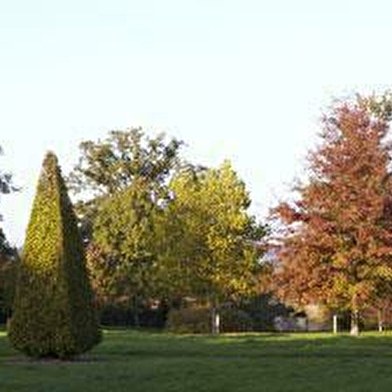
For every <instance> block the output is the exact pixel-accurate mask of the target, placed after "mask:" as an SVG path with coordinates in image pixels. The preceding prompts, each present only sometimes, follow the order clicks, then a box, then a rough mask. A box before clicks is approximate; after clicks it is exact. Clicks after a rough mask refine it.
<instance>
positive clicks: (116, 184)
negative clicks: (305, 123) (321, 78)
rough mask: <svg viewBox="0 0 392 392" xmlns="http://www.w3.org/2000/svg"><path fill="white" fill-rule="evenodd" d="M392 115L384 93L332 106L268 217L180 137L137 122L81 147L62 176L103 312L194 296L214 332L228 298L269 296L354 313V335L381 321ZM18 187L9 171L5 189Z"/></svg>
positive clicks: (389, 233) (1, 185) (390, 205)
mask: <svg viewBox="0 0 392 392" xmlns="http://www.w3.org/2000/svg"><path fill="white" fill-rule="evenodd" d="M391 117H392V99H391V97H390V95H388V94H385V95H383V96H381V97H376V96H371V97H359V96H358V97H355V98H354V99H349V100H346V101H342V102H337V103H335V104H334V105H333V107H332V108H331V109H330V110H328V111H327V112H326V114H325V115H324V117H323V120H322V124H321V125H322V127H321V128H322V129H321V132H320V135H319V136H320V138H319V144H318V146H316V148H315V149H314V150H313V151H311V152H310V154H309V159H308V166H307V173H308V176H307V178H306V180H305V181H302V182H300V183H299V184H297V185H296V186H295V187H294V189H293V195H294V198H293V200H292V201H290V202H286V201H285V202H281V203H280V204H278V206H276V207H275V208H274V209H273V210H272V212H271V216H270V218H269V220H268V221H266V222H264V223H263V224H261V223H260V222H258V221H257V219H256V218H255V217H254V216H252V215H251V214H250V212H249V206H250V203H251V200H250V196H249V192H248V191H247V189H246V185H245V183H244V182H243V181H242V180H241V178H240V177H239V176H238V174H237V173H236V172H235V170H234V169H233V167H232V165H231V163H230V162H229V161H225V162H223V163H222V165H220V166H219V167H217V168H207V167H201V166H198V165H194V164H190V163H188V162H184V160H183V159H182V156H181V149H182V146H183V142H182V141H179V140H177V139H175V138H168V137H166V136H165V135H163V134H162V135H158V136H157V137H149V136H148V135H146V134H145V133H144V132H143V130H141V129H129V130H125V131H113V132H110V133H109V134H108V136H107V138H105V139H104V140H98V141H85V142H83V143H81V145H80V159H79V162H78V164H77V165H76V166H75V167H74V169H73V170H72V171H71V173H70V174H69V176H68V181H67V182H68V185H69V187H70V190H71V192H72V193H73V196H74V198H75V199H76V200H77V202H76V203H75V211H76V214H77V216H78V219H79V228H80V231H81V233H82V238H83V242H84V247H85V251H86V255H87V265H88V269H89V274H90V279H91V282H92V286H93V289H94V292H95V298H96V304H97V306H98V307H99V309H100V310H101V311H102V312H104V311H105V309H107V308H108V307H110V306H112V307H113V306H116V307H120V308H121V307H123V308H124V309H130V310H131V312H132V317H133V321H132V322H133V324H134V325H140V324H142V320H141V318H142V316H143V312H144V311H145V310H146V309H151V308H153V307H156V306H158V307H159V306H161V307H165V309H166V310H167V309H173V308H181V307H184V306H190V305H189V304H195V303H196V304H197V305H198V306H199V307H200V306H201V307H204V308H207V307H208V308H209V309H210V310H211V316H212V317H211V330H212V331H213V332H219V314H220V312H221V311H222V309H224V307H225V306H226V305H227V303H232V304H239V303H242V304H244V299H249V298H251V297H252V296H255V295H258V294H259V295H260V294H261V293H265V294H266V295H267V296H268V298H270V297H275V298H278V299H280V300H282V301H283V302H284V303H286V304H288V305H290V306H292V307H293V308H294V309H297V310H298V311H300V310H302V309H304V308H305V306H306V305H309V304H312V305H322V306H325V307H327V309H329V310H330V311H332V312H335V313H338V312H342V311H344V312H349V313H350V315H351V332H352V334H358V333H359V328H360V318H361V315H363V314H364V312H365V311H366V310H367V309H369V308H372V309H376V310H378V311H379V312H378V313H379V314H381V315H382V310H383V309H385V307H388V306H389V303H390V300H389V298H390V297H391V295H392V177H391V168H392V166H391V159H392V143H391V139H390V135H389V130H390V122H391ZM11 190H12V184H11V177H10V176H9V175H8V174H7V175H3V176H2V177H1V178H0V191H1V192H3V193H5V192H9V191H11ZM0 239H2V242H3V243H4V244H6V241H5V238H4V236H2V237H0ZM6 248H7V247H5V248H4V249H6ZM8 248H9V247H8ZM2 254H3V255H5V256H6V255H7V252H6V251H5V250H4V251H3V252H2ZM5 256H3V257H4V258H5V259H7V260H8V259H9V257H8V256H7V257H5ZM264 256H266V257H264ZM5 264H6V263H4V262H2V263H1V265H2V266H4V265H5ZM1 276H3V280H1ZM4 276H7V275H6V274H4V273H2V272H1V270H0V300H1V298H3V300H4V298H5V297H6V295H4V292H5V291H7V290H5V289H4V287H5V285H4V283H3V284H2V283H1V282H2V281H3V282H4V280H7V279H4ZM1 290H3V291H1ZM7 292H9V290H8V291H7ZM2 293H3V294H2ZM245 302H246V301H245ZM248 304H249V303H248ZM380 317H381V318H382V316H380Z"/></svg>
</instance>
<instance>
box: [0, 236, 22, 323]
mask: <svg viewBox="0 0 392 392" xmlns="http://www.w3.org/2000/svg"><path fill="white" fill-rule="evenodd" d="M17 261H18V254H17V251H16V249H14V248H12V247H11V246H10V244H9V243H8V241H7V239H6V237H5V235H4V232H3V231H2V230H1V229H0V319H1V318H3V319H6V318H7V316H8V315H9V314H10V311H11V304H12V300H13V295H14V288H15V275H16V273H15V272H16V265H17Z"/></svg>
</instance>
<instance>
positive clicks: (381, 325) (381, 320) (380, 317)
mask: <svg viewBox="0 0 392 392" xmlns="http://www.w3.org/2000/svg"><path fill="white" fill-rule="evenodd" d="M377 318H378V332H383V331H384V317H383V312H382V309H379V310H378V312H377Z"/></svg>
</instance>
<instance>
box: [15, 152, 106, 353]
mask: <svg viewBox="0 0 392 392" xmlns="http://www.w3.org/2000/svg"><path fill="white" fill-rule="evenodd" d="M9 338H10V340H11V343H12V344H13V346H14V347H15V348H17V349H18V350H21V351H23V352H24V353H26V354H27V355H30V356H33V357H55V358H69V357H72V356H74V355H77V354H80V353H83V352H85V351H87V350H89V349H90V348H92V347H93V346H94V345H95V344H97V343H98V342H99V341H100V338H101V334H100V330H99V327H98V322H97V317H96V313H95V309H94V307H93V296H92V290H91V286H90V283H89V280H88V276H87V270H86V266H85V259H84V249H83V243H82V240H81V237H80V235H79V231H78V227H77V220H76V217H75V214H74V211H73V208H72V204H71V202H70V199H69V197H68V194H67V189H66V186H65V184H64V180H63V178H62V175H61V170H60V168H59V165H58V161H57V158H56V156H55V155H54V154H53V153H51V152H49V153H48V154H47V155H46V157H45V160H44V162H43V167H42V172H41V176H40V179H39V182H38V188H37V193H36V196H35V200H34V204H33V209H32V213H31V217H30V222H29V225H28V229H27V235H26V240H25V245H24V249H23V255H22V260H21V263H20V270H19V274H18V282H17V288H16V294H15V301H14V308H13V317H12V320H11V323H10V326H9Z"/></svg>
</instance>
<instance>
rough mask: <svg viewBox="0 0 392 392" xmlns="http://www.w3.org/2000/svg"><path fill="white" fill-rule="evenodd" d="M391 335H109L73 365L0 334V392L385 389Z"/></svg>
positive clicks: (391, 382) (391, 381)
mask: <svg viewBox="0 0 392 392" xmlns="http://www.w3.org/2000/svg"><path fill="white" fill-rule="evenodd" d="M391 369H392V335H383V336H378V335H376V334H366V335H363V336H362V337H360V338H357V339H356V338H350V337H349V336H340V337H333V336H331V335H326V334H325V335H324V334H297V335H293V334H292V335H290V334H285V335H277V334H274V335H268V334H261V335H241V336H221V337H218V338H214V337H210V336H174V335H167V334H152V333H141V332H135V331H125V330H118V331H110V332H107V333H106V335H105V339H104V342H103V343H102V344H101V345H100V346H99V347H97V348H96V349H95V350H94V351H92V352H91V353H89V354H87V355H85V356H84V357H83V358H81V359H80V360H79V361H76V362H73V363H59V362H34V361H31V360H29V359H26V358H24V357H23V356H21V355H20V354H18V353H16V352H14V351H13V350H12V349H11V348H10V347H9V345H8V342H7V340H6V337H5V333H4V332H3V333H2V332H0V391H6V392H12V391H35V392H39V391H48V392H49V391H51V392H56V391H83V392H89V391H94V392H100V391H105V392H108V391H111V392H115V391H132V392H139V391H140V392H141V391H143V392H145V391H147V392H155V391H156V392H158V391H159V392H167V391H184V392H185V391H192V392H197V391H217V392H218V391H219V392H221V391H225V392H230V391H268V392H275V391H285V392H286V391H288V392H289V391H334V392H338V391H356V392H358V391H377V392H378V391H390V390H391V388H392V371H391Z"/></svg>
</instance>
